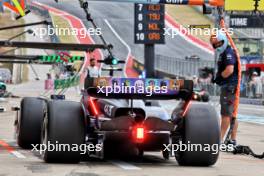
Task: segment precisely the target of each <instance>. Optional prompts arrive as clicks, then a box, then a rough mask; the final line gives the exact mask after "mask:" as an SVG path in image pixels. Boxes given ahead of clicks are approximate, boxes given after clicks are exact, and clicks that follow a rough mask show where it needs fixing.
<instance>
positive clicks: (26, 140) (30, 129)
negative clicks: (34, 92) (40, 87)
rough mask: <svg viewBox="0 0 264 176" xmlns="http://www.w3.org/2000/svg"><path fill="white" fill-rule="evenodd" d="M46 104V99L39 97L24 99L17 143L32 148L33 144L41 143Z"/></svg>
mask: <svg viewBox="0 0 264 176" xmlns="http://www.w3.org/2000/svg"><path fill="white" fill-rule="evenodd" d="M45 106H46V104H45V101H44V100H42V99H39V98H33V97H26V98H23V99H22V101H21V105H20V107H21V111H20V115H19V119H18V134H17V143H18V145H19V146H20V147H22V148H24V149H30V148H32V146H33V145H36V144H40V139H41V125H42V121H43V118H44V114H45Z"/></svg>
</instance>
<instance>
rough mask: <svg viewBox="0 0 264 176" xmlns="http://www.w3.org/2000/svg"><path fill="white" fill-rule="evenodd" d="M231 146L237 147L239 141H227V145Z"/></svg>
mask: <svg viewBox="0 0 264 176" xmlns="http://www.w3.org/2000/svg"><path fill="white" fill-rule="evenodd" d="M229 144H231V145H233V146H234V147H235V146H237V141H236V140H232V139H230V140H229V141H227V145H229Z"/></svg>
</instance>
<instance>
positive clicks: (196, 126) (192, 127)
mask: <svg viewBox="0 0 264 176" xmlns="http://www.w3.org/2000/svg"><path fill="white" fill-rule="evenodd" d="M172 139H175V138H172ZM179 141H181V142H182V144H186V145H188V144H189V145H193V144H194V145H197V146H198V149H197V150H196V151H195V150H192V151H191V150H187V151H177V152H175V157H176V160H177V161H178V163H179V165H187V166H210V165H214V164H215V163H216V161H217V159H218V155H219V150H217V149H218V148H219V144H220V128H219V123H218V118H217V113H216V111H215V109H214V108H213V107H212V106H210V105H205V104H192V105H191V107H190V109H189V110H188V112H187V114H186V116H185V117H184V121H183V128H182V132H181V137H180V140H178V141H175V140H173V144H175V143H179ZM208 147H209V149H208Z"/></svg>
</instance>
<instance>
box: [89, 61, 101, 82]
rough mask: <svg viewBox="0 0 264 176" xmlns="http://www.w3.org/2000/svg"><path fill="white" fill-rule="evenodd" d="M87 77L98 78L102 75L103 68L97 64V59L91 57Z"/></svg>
mask: <svg viewBox="0 0 264 176" xmlns="http://www.w3.org/2000/svg"><path fill="white" fill-rule="evenodd" d="M86 73H87V74H86V77H87V78H98V77H100V76H101V70H100V69H99V68H98V67H97V66H96V59H95V58H91V59H90V66H89V67H88V68H87V69H86Z"/></svg>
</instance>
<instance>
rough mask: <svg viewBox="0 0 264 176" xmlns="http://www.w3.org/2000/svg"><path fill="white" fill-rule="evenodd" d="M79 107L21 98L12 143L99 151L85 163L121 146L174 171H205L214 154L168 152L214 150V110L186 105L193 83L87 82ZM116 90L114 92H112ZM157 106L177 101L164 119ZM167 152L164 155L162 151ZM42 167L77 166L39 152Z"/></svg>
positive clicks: (72, 156) (71, 154)
mask: <svg viewBox="0 0 264 176" xmlns="http://www.w3.org/2000/svg"><path fill="white" fill-rule="evenodd" d="M88 79H90V80H89V81H88V82H89V84H86V87H85V89H84V91H83V96H82V98H81V101H80V102H73V101H67V100H52V99H42V98H38V97H25V98H23V99H22V101H21V107H20V113H19V116H18V122H17V123H16V124H17V143H18V145H19V146H20V147H22V148H24V149H30V148H32V145H37V144H45V145H48V144H50V143H52V144H58V143H61V144H69V145H74V144H77V145H78V146H80V145H83V144H85V145H91V144H92V145H93V146H100V150H93V151H91V150H87V155H88V156H89V157H97V158H101V159H104V158H107V157H108V156H109V155H111V153H114V152H115V153H118V152H119V151H120V150H119V148H121V147H123V146H126V147H127V150H126V151H129V150H131V151H135V153H136V155H138V156H143V155H144V152H145V151H162V155H163V157H164V158H165V159H168V158H169V157H170V156H175V158H176V160H177V161H178V163H179V165H190V166H210V165H214V164H215V163H216V161H217V159H218V155H219V152H217V153H213V151H211V150H209V151H195V150H185V151H180V150H173V147H172V146H174V145H179V144H181V143H182V144H186V145H187V144H188V145H190V144H197V145H201V146H203V145H205V144H208V145H219V144H220V129H219V124H218V118H217V113H216V111H215V109H214V108H213V107H212V106H210V105H208V104H203V103H199V102H198V103H195V102H192V99H193V81H190V80H174V79H139V78H112V77H101V78H88ZM118 86H119V88H120V89H119V91H116V90H117V88H118ZM161 100H166V101H167V100H180V103H179V104H178V105H176V104H175V109H174V111H173V113H172V115H171V117H170V116H168V114H167V112H166V111H165V110H164V109H163V108H162V107H161V106H160V104H159V103H158V101H161ZM166 149H167V150H166ZM41 156H42V158H43V159H44V161H45V162H63V163H65V162H70V163H78V162H79V161H80V159H81V158H82V157H81V152H80V151H79V150H75V151H57V150H55V151H54V150H53V151H51V150H45V151H42V152H41Z"/></svg>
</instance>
